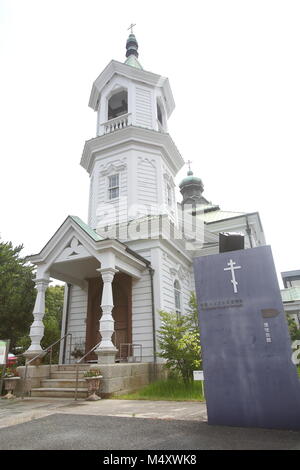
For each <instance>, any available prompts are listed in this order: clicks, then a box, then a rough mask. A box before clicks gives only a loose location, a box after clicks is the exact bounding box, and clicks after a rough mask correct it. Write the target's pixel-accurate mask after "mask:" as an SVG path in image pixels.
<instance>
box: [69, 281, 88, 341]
mask: <svg viewBox="0 0 300 470" xmlns="http://www.w3.org/2000/svg"><path fill="white" fill-rule="evenodd" d="M86 315H87V292H86V291H84V290H83V289H81V288H80V287H79V286H75V285H73V286H72V288H71V295H70V305H69V318H68V333H72V335H73V343H74V342H75V341H76V338H85V332H86V323H85V321H86Z"/></svg>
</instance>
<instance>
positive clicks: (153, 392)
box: [115, 379, 204, 401]
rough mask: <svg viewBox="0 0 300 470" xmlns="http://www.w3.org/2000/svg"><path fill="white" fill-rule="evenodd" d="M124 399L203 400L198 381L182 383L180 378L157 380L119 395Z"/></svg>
mask: <svg viewBox="0 0 300 470" xmlns="http://www.w3.org/2000/svg"><path fill="white" fill-rule="evenodd" d="M115 398H121V399H124V400H170V401H204V397H203V394H202V389H201V383H200V381H196V382H193V383H191V384H188V385H187V384H184V383H183V382H182V381H180V380H174V379H168V380H158V381H157V382H153V383H152V384H149V385H147V386H146V387H144V388H142V389H141V390H138V391H137V392H133V393H129V394H126V395H119V396H118V397H115Z"/></svg>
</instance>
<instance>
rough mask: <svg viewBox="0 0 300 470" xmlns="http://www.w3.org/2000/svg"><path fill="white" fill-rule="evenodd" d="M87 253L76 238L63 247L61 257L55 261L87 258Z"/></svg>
mask: <svg viewBox="0 0 300 470" xmlns="http://www.w3.org/2000/svg"><path fill="white" fill-rule="evenodd" d="M87 255H88V252H87V250H86V248H85V247H84V246H83V245H82V243H81V242H80V241H79V240H78V238H76V237H73V238H72V240H71V242H69V243H68V245H67V246H66V247H65V249H64V250H63V251H62V253H61V255H60V256H59V258H58V259H57V260H56V261H62V260H65V259H71V258H72V257H77V256H87Z"/></svg>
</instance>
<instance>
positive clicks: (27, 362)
mask: <svg viewBox="0 0 300 470" xmlns="http://www.w3.org/2000/svg"><path fill="white" fill-rule="evenodd" d="M67 336H71V344H72V333H67V334H65V335H64V336H62V337H61V338H60V339H58V340H57V341H55V343H52V344H50V346H48V347H47V348H46V349H44V350H43V351H42V352H40V353H39V354H38V355H37V356H35V357H33V358H32V359H30V361H26V364H25V375H24V378H23V381H24V386H23V390H22V400H23V399H24V394H25V385H26V380H27V370H28V366H29V364H31V362H33V361H35V360H36V359H38V358H39V357H40V356H42V357H45V356H46V355H47V354H48V352H49V351H50V352H51V354H50V364H49V376H50V374H51V364H52V348H53V346H55V345H56V344H58V343H60V342H61V341H62V340H63V339H65V338H66V337H67Z"/></svg>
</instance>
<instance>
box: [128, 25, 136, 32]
mask: <svg viewBox="0 0 300 470" xmlns="http://www.w3.org/2000/svg"><path fill="white" fill-rule="evenodd" d="M134 26H136V24H133V23H131V25H130V26H129V28H128V29H130V30H131V31H130V32H131V34H132V33H133V31H132V28H133V27H134Z"/></svg>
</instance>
